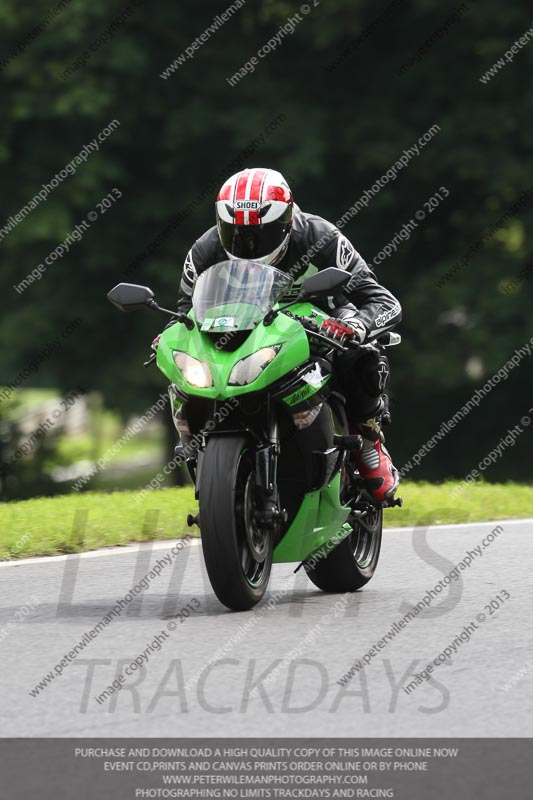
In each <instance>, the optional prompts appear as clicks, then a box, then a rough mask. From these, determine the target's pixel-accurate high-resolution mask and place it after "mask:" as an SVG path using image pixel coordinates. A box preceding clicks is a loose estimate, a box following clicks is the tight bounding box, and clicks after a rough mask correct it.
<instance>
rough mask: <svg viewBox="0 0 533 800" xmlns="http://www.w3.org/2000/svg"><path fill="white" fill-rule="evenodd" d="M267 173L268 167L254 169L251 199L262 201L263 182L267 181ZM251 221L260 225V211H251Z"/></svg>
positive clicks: (252, 223) (251, 223)
mask: <svg viewBox="0 0 533 800" xmlns="http://www.w3.org/2000/svg"><path fill="white" fill-rule="evenodd" d="M266 175H267V171H266V169H256V170H254V174H253V177H252V187H251V189H250V200H256V201H257V202H259V203H260V202H261V200H262V193H263V184H264V182H265V178H266ZM249 223H250V225H259V212H258V211H250V212H249Z"/></svg>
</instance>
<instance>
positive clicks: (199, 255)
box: [178, 227, 225, 314]
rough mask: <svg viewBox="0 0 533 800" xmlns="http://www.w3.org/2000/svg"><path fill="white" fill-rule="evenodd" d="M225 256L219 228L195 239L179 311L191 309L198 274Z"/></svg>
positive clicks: (186, 271) (186, 265)
mask: <svg viewBox="0 0 533 800" xmlns="http://www.w3.org/2000/svg"><path fill="white" fill-rule="evenodd" d="M224 258H225V254H224V251H223V250H222V248H221V247H220V244H219V241H218V234H217V229H216V227H213V228H209V230H208V231H206V232H205V233H204V234H203V235H202V236H200V238H199V239H197V240H196V241H195V243H194V244H193V246H192V247H191V249H190V250H189V252H188V253H187V257H186V259H185V263H184V265H183V272H182V274H181V281H180V288H179V293H178V311H181V312H182V313H184V314H187V312H188V311H190V309H191V306H192V291H193V289H194V284H195V283H196V279H197V278H198V275H200V274H201V273H202V272H203V271H204V269H207V268H208V267H210V266H212V265H213V264H216V263H217V262H218V261H223V260H224Z"/></svg>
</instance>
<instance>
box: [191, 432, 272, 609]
mask: <svg viewBox="0 0 533 800" xmlns="http://www.w3.org/2000/svg"><path fill="white" fill-rule="evenodd" d="M198 494H199V506H200V531H201V536H202V548H203V553H204V560H205V566H206V569H207V574H208V576H209V581H210V583H211V586H212V587H213V591H214V592H215V594H216V596H217V597H218V599H219V600H220V602H221V603H223V605H225V606H227V608H230V609H231V610H233V611H247V610H249V609H250V608H253V606H255V605H256V604H257V603H259V601H260V600H261V598H262V597H263V595H264V593H265V590H266V587H267V585H268V580H269V578H270V571H271V569H272V552H273V536H272V532H268V531H265V530H264V529H262V528H261V527H259V526H258V525H257V522H256V500H255V497H256V491H255V459H254V457H253V451H251V449H250V445H249V442H248V439H247V437H246V436H245V435H235V436H234V435H227V436H212V437H211V438H210V439H209V440H208V442H207V445H206V449H205V453H204V456H203V462H202V469H201V476H200V485H199V488H198Z"/></svg>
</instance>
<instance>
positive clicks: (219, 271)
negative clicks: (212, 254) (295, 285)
mask: <svg viewBox="0 0 533 800" xmlns="http://www.w3.org/2000/svg"><path fill="white" fill-rule="evenodd" d="M291 285H292V279H291V278H289V276H288V275H285V273H284V272H281V271H280V270H279V269H275V267H269V266H265V265H263V264H258V263H256V262H255V261H244V260H233V261H221V262H220V263H219V264H214V265H213V266H212V267H209V269H206V271H205V272H202V274H201V275H200V277H199V278H198V280H197V281H196V284H195V286H194V291H193V296H192V306H193V310H194V316H195V318H196V321H197V322H198V324H199V325H200V329H201V330H202V331H209V332H210V333H227V332H229V331H248V330H253V329H254V328H255V327H256V325H258V323H259V322H261V320H262V319H263V318H264V316H265V314H267V313H268V312H269V311H270V310H271V309H272V308H273V306H274V305H275V304H276V302H277V301H278V300H279V298H280V297H281V296H282V295H283V294H285V292H286V291H287V290H288V289H289V288H290V287H291Z"/></svg>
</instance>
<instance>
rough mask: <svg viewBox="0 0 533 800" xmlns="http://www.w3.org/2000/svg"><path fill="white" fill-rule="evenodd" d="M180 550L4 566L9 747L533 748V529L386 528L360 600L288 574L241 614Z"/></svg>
mask: <svg viewBox="0 0 533 800" xmlns="http://www.w3.org/2000/svg"><path fill="white" fill-rule="evenodd" d="M498 526H499V527H498ZM487 537H488V538H489V539H490V541H489V540H488V538H487ZM482 542H485V545H484V546H483V545H482ZM172 544H173V543H172V542H158V543H155V544H144V545H137V546H132V547H128V548H121V549H118V548H115V549H113V550H107V551H99V552H96V553H88V554H84V555H82V556H68V557H56V558H46V559H30V560H26V561H18V562H11V563H3V564H1V565H0V585H1V590H0V595H1V599H0V657H1V663H2V678H1V680H2V702H1V704H0V720H1V731H2V735H3V736H59V737H73V736H74V737H75V736H140V735H147V736H207V735H208V736H240V735H246V736H303V735H305V736H350V735H353V736H411V737H412V736H471V737H474V736H520V737H522V736H532V735H533V715H532V714H531V711H532V697H533V693H532V691H531V689H532V687H533V652H532V640H533V633H532V625H531V616H532V601H531V589H532V583H531V570H532V567H531V565H532V564H533V520H522V521H502V522H501V523H497V522H491V523H483V524H470V525H451V526H435V527H432V528H429V529H414V530H410V529H389V530H386V531H385V533H384V542H383V548H382V557H381V560H380V564H379V567H378V570H377V573H376V575H375V577H374V579H373V580H372V581H371V582H370V583H369V585H368V586H367V587H366V588H365V589H363V590H362V591H361V592H358V593H357V594H353V595H345V596H342V595H337V596H334V595H325V594H323V593H321V592H320V591H318V590H317V589H315V587H314V586H313V585H312V584H311V583H310V582H309V580H308V579H307V577H306V575H305V574H304V572H303V570H300V571H299V572H298V573H297V574H296V575H294V574H293V572H292V570H293V569H294V566H295V565H277V566H275V567H274V570H273V576H272V579H271V584H270V587H269V590H268V593H267V595H266V597H265V599H264V600H263V602H262V604H261V605H260V606H258V607H257V608H256V609H254V610H253V611H251V612H247V613H241V614H236V613H232V612H230V611H227V610H226V609H224V608H223V607H222V606H221V605H220V604H219V603H218V601H217V600H216V598H215V597H214V595H213V594H212V592H211V590H210V587H209V585H208V583H207V578H206V575H205V569H204V566H203V560H202V553H201V546H200V545H199V544H198V542H194V543H193V544H190V545H187V546H184V547H183V549H181V550H180V551H179V552H178V553H177V554H176V555H175V557H173V558H167V556H168V554H169V551H170V548H171V547H172ZM476 548H479V549H478V550H476ZM468 552H470V559H469V558H468ZM465 559H466V562H467V563H466V565H465V566H463V568H462V569H461V568H459V567H458V568H457V570H454V567H456V565H458V564H459V563H460V562H462V563H463V564H465ZM158 562H159V564H160V565H162V566H160V568H158V569H159V570H160V573H159V575H157V576H155V577H153V578H152V579H151V580H150V582H149V583H146V582H145V586H146V587H147V588H146V589H145V590H143V591H141V592H140V593H139V594H138V595H137V596H135V597H133V599H131V597H132V595H130V601H124V607H123V608H122V609H121V613H120V615H119V616H116V617H114V618H109V617H108V624H101V625H100V626H99V629H98V630H96V629H95V626H96V625H97V624H98V623H99V622H100V621H101V620H102V619H103V618H105V617H106V615H107V614H108V612H109V611H110V609H112V608H113V607H114V606H116V603H117V599H118V598H124V597H126V596H127V594H128V592H129V590H130V589H131V588H132V587H134V586H135V585H137V584H138V583H139V581H141V580H142V579H143V577H144V576H146V575H147V574H148V573H149V572H150V569H151V568H153V566H154V564H156V563H158ZM167 562H168V563H167ZM452 572H453V576H455V577H450V573H452ZM446 576H448V577H447V578H446ZM439 582H440V583H441V584H442V585H441V588H440V589H438V590H437V589H436V588H435V587H436V586H437V584H439ZM430 590H432V594H431V595H428V592H430ZM424 597H426V598H428V597H429V598H430V599H429V600H426V602H424V601H423V598H424ZM269 601H270V602H269ZM491 601H492V605H491ZM417 604H419V609H421V610H420V611H419V613H417V614H416V616H415V615H411V618H409V617H406V614H407V612H408V611H409V609H410V608H412V607H413V606H414V605H417ZM406 619H407V622H406V621H405V620H406ZM400 620H402V621H403V624H402V623H401V622H400ZM95 630H96V633H95ZM90 631H92V633H93V634H94V635H90V634H89V633H88V632H90ZM394 631H395V632H394ZM387 633H389V636H388V637H387V635H386V634H387ZM84 634H85V636H84ZM83 641H85V642H86V644H85V645H83ZM78 643H80V645H79V646H78V651H77V652H76V651H73V648H74V646H75V645H77V644H78ZM379 643H381V644H379ZM453 643H455V648H454V645H453ZM372 647H374V650H371V649H370V648H372ZM446 648H448V652H447V653H446V652H445V649H446ZM69 653H73V655H72V656H71V657H70V658H67V659H66V660H65V656H66V654H69ZM143 653H144V656H143V655H142V654H143ZM441 654H443V655H442V656H441V658H440V661H439V656H440V655H441ZM365 655H366V665H365V667H364V669H362V670H361V669H360V670H359V671H356V670H353V671H352V672H353V675H352V677H350V678H348V679H347V680H345V683H344V684H342V683H339V681H340V680H341V679H342V677H343V675H346V673H347V672H348V671H349V670H350V668H351V667H352V666H353V664H354V662H356V661H357V660H358V659H362V658H363V657H364V656H365ZM62 659H63V666H61V660H62ZM135 659H138V661H139V662H140V663H139V664H136V665H135V667H134V668H133V669H132V668H131V664H132V663H134V660H135ZM435 660H437V662H438V666H434V668H433V671H432V673H431V674H429V673H426V678H419V679H418V684H419V685H417V682H416V678H415V676H416V674H418V673H420V671H421V670H423V669H424V668H425V667H426V666H427V664H429V663H434V662H435ZM56 665H59V667H58V670H55V666H56ZM125 670H129V674H128V676H127V677H126V675H125ZM48 673H53V674H54V677H53V678H51V679H49V680H48V682H47V683H43V678H44V677H45V676H46V675H47V674H48ZM113 681H115V686H116V687H117V688H113V689H112V690H108V689H107V687H109V686H110V685H112V683H113ZM412 681H415V684H414V685H413V684H412ZM39 682H41V687H40V688H39V687H38V684H39ZM409 683H411V689H410V690H409V689H406V688H405V687H407V684H409ZM106 690H107V694H106ZM32 692H33V696H32ZM102 695H103V696H102ZM97 698H99V699H97Z"/></svg>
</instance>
